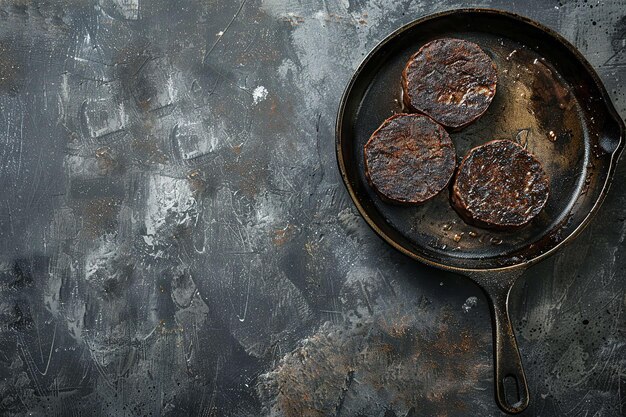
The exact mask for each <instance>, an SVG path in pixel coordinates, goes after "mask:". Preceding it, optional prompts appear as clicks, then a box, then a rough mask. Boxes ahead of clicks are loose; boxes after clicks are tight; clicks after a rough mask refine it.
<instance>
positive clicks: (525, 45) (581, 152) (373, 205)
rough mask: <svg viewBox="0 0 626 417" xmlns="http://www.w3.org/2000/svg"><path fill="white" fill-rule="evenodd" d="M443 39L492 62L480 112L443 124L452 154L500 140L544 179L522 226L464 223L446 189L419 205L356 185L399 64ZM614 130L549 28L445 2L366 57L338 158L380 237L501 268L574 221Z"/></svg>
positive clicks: (396, 88)
mask: <svg viewBox="0 0 626 417" xmlns="http://www.w3.org/2000/svg"><path fill="white" fill-rule="evenodd" d="M443 37H453V38H460V39H467V40H470V41H472V42H475V43H477V44H478V45H480V46H481V48H482V49H483V50H484V51H485V52H486V53H487V54H488V55H489V56H490V57H491V58H492V59H493V60H494V62H495V63H496V65H497V68H498V85H497V92H496V95H495V98H494V100H493V102H492V104H491V106H490V107H489V109H488V110H487V111H486V113H485V114H484V115H483V116H482V117H481V118H480V119H479V120H478V121H476V122H474V123H473V124H471V125H469V126H468V127H466V128H464V129H462V130H459V131H456V132H451V137H452V139H453V141H454V142H455V144H456V149H457V156H458V158H459V159H460V158H461V157H462V156H463V155H464V154H465V153H466V152H467V151H468V150H469V149H471V148H472V147H474V146H477V145H480V144H483V143H486V142H488V141H490V140H494V139H511V140H515V141H517V142H519V143H520V144H522V145H523V146H525V147H526V148H527V149H528V150H530V151H531V152H532V153H533V154H534V155H536V157H537V158H538V159H539V160H540V161H541V162H542V164H543V166H544V168H545V170H546V172H547V173H548V175H549V177H550V189H551V193H550V197H549V200H548V202H547V203H546V206H545V208H544V210H543V211H542V212H541V213H540V214H539V216H538V217H537V218H535V219H534V220H533V221H532V223H531V224H530V225H529V226H526V227H524V228H523V229H521V230H515V231H485V230H482V229H479V228H475V227H472V226H468V225H467V224H465V223H464V222H463V221H462V220H461V219H460V218H459V216H458V215H457V213H456V212H455V211H454V210H453V209H452V208H451V206H450V204H449V195H448V193H447V192H445V191H444V192H443V193H441V194H439V195H438V196H437V197H436V198H434V199H433V200H431V201H429V202H428V203H426V204H424V205H422V206H418V207H415V206H413V207H402V206H394V205H390V204H386V203H384V202H383V201H382V200H381V199H380V198H379V197H378V196H377V195H376V193H375V192H374V190H373V189H371V188H370V186H369V185H368V183H367V180H366V177H365V170H364V166H363V163H364V161H363V146H364V144H365V143H366V141H367V140H368V139H369V137H370V135H371V133H372V132H373V131H374V130H376V128H377V127H378V126H379V125H380V123H381V122H382V121H383V120H385V119H386V118H388V117H389V116H391V115H393V114H394V113H400V112H402V111H403V107H402V96H401V94H402V93H401V83H400V77H401V73H402V69H403V67H404V65H405V63H406V61H407V60H408V59H409V57H410V56H411V54H413V53H415V52H416V51H417V50H418V49H419V48H420V47H421V46H422V45H424V44H425V43H427V42H429V41H431V40H433V39H437V38H443ZM623 130H624V127H623V122H622V121H621V119H620V118H619V117H618V116H617V113H616V111H615V110H614V108H613V106H612V104H611V103H610V101H609V100H608V97H607V94H606V91H605V90H604V88H603V87H602V85H601V83H600V81H599V79H598V77H597V75H596V74H595V73H594V71H593V69H592V68H591V66H590V65H589V64H588V63H587V62H586V61H585V59H584V58H583V57H582V56H581V55H580V54H579V53H578V52H577V51H576V50H575V49H574V48H573V47H572V46H571V45H570V44H569V43H567V41H565V40H564V39H562V38H561V37H560V36H559V35H557V34H556V33H554V32H552V31H550V30H549V29H547V28H544V27H541V26H540V25H538V24H536V23H534V22H531V21H529V20H527V19H525V18H522V17H519V16H516V15H512V14H509V13H504V12H500V11H494V10H485V9H469V10H454V11H450V12H443V13H440V14H436V15H432V16H429V17H426V18H424V19H420V20H417V21H415V22H413V23H411V24H409V25H407V26H405V27H403V28H401V29H399V30H398V31H396V32H395V33H393V34H392V35H390V36H389V37H388V38H387V39H386V40H384V41H383V42H382V43H381V44H379V45H378V46H377V47H376V48H375V49H374V50H373V51H372V52H371V53H370V54H369V55H368V56H367V58H366V59H365V60H364V62H363V63H362V65H361V66H360V67H359V69H358V70H357V71H356V73H355V75H354V77H353V78H352V80H351V82H350V84H349V85H348V87H347V89H346V92H345V94H344V97H343V100H342V102H341V106H340V110H339V115H338V121H337V155H338V162H339V167H340V170H341V173H342V175H343V178H344V181H345V183H346V186H347V188H348V191H349V192H350V194H351V196H352V198H353V200H354V202H355V204H356V205H357V207H358V208H359V211H360V212H361V214H362V215H363V217H364V218H365V219H366V220H367V222H368V223H369V224H370V226H371V227H372V228H373V229H374V230H375V231H376V232H377V233H378V234H379V235H380V236H381V237H383V238H384V239H385V240H386V241H387V242H389V243H390V244H391V245H393V246H394V247H396V248H397V249H399V250H400V251H402V252H404V253H405V254H407V255H409V256H411V257H413V258H415V259H418V260H420V261H423V262H426V263H429V264H431V265H434V266H439V267H442V268H446V269H453V270H462V271H463V270H465V271H468V272H469V271H481V270H493V269H507V268H511V267H515V266H518V265H524V264H529V263H531V262H534V261H537V260H539V259H541V258H543V257H545V256H547V255H548V254H550V253H551V252H552V251H554V250H555V249H556V248H557V247H558V246H560V245H561V244H563V243H564V242H565V241H566V240H568V238H571V237H573V236H574V235H575V234H576V233H577V232H578V231H579V230H580V229H582V227H583V226H584V225H585V224H586V223H587V221H588V220H589V218H590V216H591V215H592V213H593V212H594V211H595V208H597V206H598V205H599V203H600V202H601V200H602V197H603V196H604V194H605V193H606V190H607V188H608V185H609V182H610V177H611V174H612V172H613V170H614V166H615V162H616V159H617V157H618V155H619V153H620V152H621V149H622V147H623V139H622V137H623Z"/></svg>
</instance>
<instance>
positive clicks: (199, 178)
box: [187, 169, 206, 193]
mask: <svg viewBox="0 0 626 417" xmlns="http://www.w3.org/2000/svg"><path fill="white" fill-rule="evenodd" d="M187 181H188V183H189V187H190V188H191V190H192V191H193V192H194V193H201V192H202V191H204V189H205V188H206V181H205V180H204V175H203V173H202V171H200V170H199V169H193V170H191V171H189V172H188V173H187Z"/></svg>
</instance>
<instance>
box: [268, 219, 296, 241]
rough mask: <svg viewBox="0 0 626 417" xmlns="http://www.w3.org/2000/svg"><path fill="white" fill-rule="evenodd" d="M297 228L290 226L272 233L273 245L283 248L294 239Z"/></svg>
mask: <svg viewBox="0 0 626 417" xmlns="http://www.w3.org/2000/svg"><path fill="white" fill-rule="evenodd" d="M294 230H295V227H294V226H293V224H288V225H287V226H285V227H284V228H282V229H277V230H274V231H273V232H272V235H273V236H272V243H273V244H274V246H283V245H284V244H285V243H287V242H289V241H290V240H291V238H292V237H293V233H294Z"/></svg>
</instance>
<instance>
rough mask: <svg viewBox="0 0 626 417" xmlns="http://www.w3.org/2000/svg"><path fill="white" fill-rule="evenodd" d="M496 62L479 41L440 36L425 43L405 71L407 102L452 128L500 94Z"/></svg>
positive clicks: (474, 116)
mask: <svg viewBox="0 0 626 417" xmlns="http://www.w3.org/2000/svg"><path fill="white" fill-rule="evenodd" d="M497 79H498V77H497V71H496V65H495V64H494V62H493V61H492V60H491V58H489V56H487V54H486V53H485V52H483V50H482V49H480V47H479V46H478V45H476V44H475V43H472V42H468V41H464V40H461V39H449V38H444V39H437V40H434V41H432V42H429V43H427V44H426V45H424V46H422V47H421V48H420V50H419V51H417V53H415V54H414V55H413V56H411V58H410V59H409V61H408V62H407V64H406V67H405V68H404V71H403V72H402V88H403V93H404V96H403V97H404V103H405V104H406V106H407V107H409V108H410V109H411V110H413V111H417V112H420V113H424V114H426V115H428V116H430V117H431V118H432V119H433V120H435V121H436V122H438V123H441V124H442V125H444V126H447V127H450V128H453V129H455V128H460V127H463V126H465V125H467V124H469V123H471V122H473V121H474V120H476V119H477V118H478V117H480V116H481V115H482V114H483V113H484V112H485V111H486V110H487V108H488V107H489V104H491V100H492V99H493V97H494V95H495V94H496V82H497Z"/></svg>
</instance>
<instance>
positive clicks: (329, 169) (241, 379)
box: [0, 0, 626, 417]
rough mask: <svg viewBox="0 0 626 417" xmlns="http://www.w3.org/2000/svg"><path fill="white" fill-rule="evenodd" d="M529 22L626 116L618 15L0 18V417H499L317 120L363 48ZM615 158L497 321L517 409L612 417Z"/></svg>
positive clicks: (73, 10) (578, 7)
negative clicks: (472, 19)
mask: <svg viewBox="0 0 626 417" xmlns="http://www.w3.org/2000/svg"><path fill="white" fill-rule="evenodd" d="M466 6H484V7H494V8H501V9H505V10H510V11H514V12H519V13H521V14H524V15H526V16H528V17H530V18H532V19H535V20H537V21H539V22H541V23H543V24H545V25H548V26H550V27H552V28H554V29H555V30H556V31H558V32H559V33H561V34H562V35H563V36H564V37H565V38H567V39H568V40H570V41H571V42H572V43H574V44H575V45H576V46H577V47H578V48H580V50H581V52H582V53H583V54H584V55H585V56H586V57H587V59H588V60H589V61H590V62H591V63H592V64H593V66H594V67H595V68H596V69H597V71H598V72H599V74H600V76H601V77H602V79H603V81H604V83H605V84H606V86H607V89H608V90H609V93H610V95H611V97H612V99H613V100H614V102H615V104H616V106H617V108H618V110H619V112H620V114H621V115H622V117H624V116H626V88H625V87H624V84H625V82H626V2H625V1H623V0H606V1H595V0H589V1H587V0H585V1H582V0H581V1H565V0H562V1H561V2H558V1H552V0H532V1H520V0H517V1H505V0H485V1H477V2H473V3H470V2H464V1H456V0H455V1H435V0H415V1H408V0H405V1H393V0H334V1H313V0H262V1H261V0H256V1H255V0H243V1H239V0H217V1H216V0H203V1H200V0H186V1H172V0H150V1H148V0H51V1H37V0H4V1H1V2H0V144H1V146H0V161H1V163H0V185H1V189H2V194H1V198H0V271H1V273H0V277H1V278H0V415H2V416H203V417H206V416H241V417H243V416H355V417H356V416H385V417H390V416H398V417H405V416H442V417H443V416H449V417H453V416H469V415H471V416H499V415H502V413H501V412H500V411H499V409H498V408H497V406H496V405H495V402H494V400H493V388H492V384H493V380H492V356H491V325H490V322H489V316H488V309H487V304H486V300H485V298H484V296H483V295H482V293H481V292H480V290H479V289H478V288H477V287H476V286H475V285H473V284H472V283H471V282H470V281H468V280H466V279H464V278H462V277H459V276H457V275H454V274H451V273H444V272H441V271H437V270H434V269H431V268H428V267H426V266H423V265H419V264H416V263H415V262H412V261H411V260H409V259H407V258H405V257H404V256H402V255H400V254H398V253H396V252H394V251H393V250H392V249H390V248H389V247H387V246H386V245H385V244H384V243H383V242H382V241H381V240H380V239H378V238H377V237H376V236H375V235H374V234H373V232H371V231H370V230H369V229H368V228H367V226H366V225H365V223H364V222H363V221H362V220H361V219H360V217H359V216H358V215H357V212H356V210H355V209H354V208H353V206H352V204H351V201H350V200H349V197H348V196H347V193H346V191H345V189H344V187H343V184H342V183H341V180H340V177H339V174H338V172H337V169H336V163H335V154H334V131H333V129H334V122H335V115H336V111H337V106H338V103H339V99H340V96H341V93H342V91H343V88H344V86H345V84H346V83H347V81H348V79H349V77H350V76H351V74H352V72H353V70H354V69H355V68H356V66H357V65H358V63H359V62H360V60H361V59H362V57H363V56H364V55H365V54H366V53H367V52H368V51H369V50H370V49H371V48H372V47H373V46H375V45H376V43H377V42H378V41H380V40H381V39H382V38H383V37H385V36H386V35H387V34H388V33H390V32H391V31H393V30H394V29H396V28H398V27H399V26H401V25H402V24H404V23H407V22H409V21H411V20H413V19H415V18H417V17H420V16H423V15H426V14H428V13H431V12H436V11H441V10H446V9H452V8H457V7H466ZM624 180H626V164H625V163H624V161H622V162H621V163H620V165H619V167H618V173H617V177H616V180H615V183H614V187H613V188H612V189H611V192H610V194H609V196H608V198H607V200H606V202H605V204H604V206H603V208H602V209H601V211H600V213H599V215H598V216H597V218H596V219H595V220H594V221H593V222H592V224H591V225H590V226H589V227H588V229H587V230H586V231H585V232H584V233H583V234H582V235H581V236H580V237H579V238H578V239H577V240H576V241H575V242H574V243H573V244H572V245H570V246H568V247H567V248H565V249H564V250H563V251H561V252H560V253H559V254H558V255H556V256H554V257H552V258H551V259H549V260H547V261H545V262H543V263H541V264H539V265H537V266H536V267H534V268H532V269H530V270H529V271H527V273H526V274H525V275H524V276H523V277H522V278H521V279H520V281H519V282H518V285H517V286H516V288H515V289H514V293H513V296H512V304H513V305H512V316H513V319H514V322H515V326H516V330H517V334H518V339H519V345H520V350H521V354H522V358H523V361H524V364H525V367H526V372H527V376H528V380H529V381H528V382H529V386H530V391H531V395H532V402H531V406H530V407H529V408H528V410H527V411H526V412H525V413H524V414H523V415H526V416H546V417H552V416H580V417H592V416H603V417H604V416H606V417H609V416H614V417H617V416H623V415H624V410H625V406H626V398H625V395H624V392H625V387H626V340H625V331H626V325H625V323H626V320H625V319H624V308H625V307H626V292H625V288H626V285H625V280H624V275H625V272H624V268H625V266H626V247H625V246H624V239H625V237H626V223H625V219H626V208H625V207H626V188H625V187H624V185H623V184H624Z"/></svg>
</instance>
